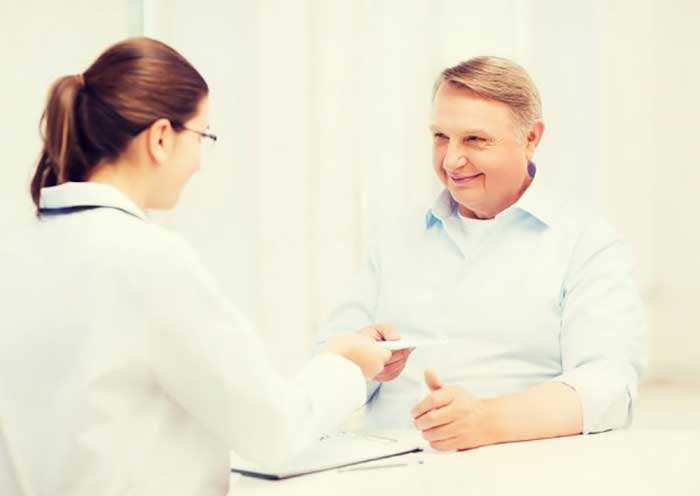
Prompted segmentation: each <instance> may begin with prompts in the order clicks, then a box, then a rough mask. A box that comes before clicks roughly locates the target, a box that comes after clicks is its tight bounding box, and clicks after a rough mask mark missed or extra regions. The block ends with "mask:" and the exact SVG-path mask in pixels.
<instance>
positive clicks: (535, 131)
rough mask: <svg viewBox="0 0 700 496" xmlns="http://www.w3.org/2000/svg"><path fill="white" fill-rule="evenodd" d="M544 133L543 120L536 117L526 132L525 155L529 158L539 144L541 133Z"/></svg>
mask: <svg viewBox="0 0 700 496" xmlns="http://www.w3.org/2000/svg"><path fill="white" fill-rule="evenodd" d="M543 134H544V121H542V119H537V120H535V122H533V123H532V127H531V128H530V131H529V132H528V133H527V143H526V155H527V159H528V160H530V159H532V157H533V156H534V155H535V148H537V145H539V144H540V140H541V139H542V135H543Z"/></svg>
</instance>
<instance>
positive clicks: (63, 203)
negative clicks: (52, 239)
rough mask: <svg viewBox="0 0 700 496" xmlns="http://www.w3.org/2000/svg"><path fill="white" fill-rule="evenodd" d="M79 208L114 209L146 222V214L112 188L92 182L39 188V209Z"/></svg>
mask: <svg viewBox="0 0 700 496" xmlns="http://www.w3.org/2000/svg"><path fill="white" fill-rule="evenodd" d="M79 207H107V208H115V209H117V210H121V211H123V212H126V213H127V214H130V215H133V216H134V217H138V218H139V219H142V220H146V219H147V218H146V214H145V213H144V212H143V210H141V209H140V208H139V207H138V206H136V204H135V203H134V202H133V201H131V200H130V199H129V198H128V197H127V196H126V195H125V194H124V193H122V192H121V191H119V190H118V189H117V188H115V187H114V186H111V185H109V184H103V183H92V182H67V183H63V184H59V185H58V186H50V187H47V188H41V195H40V200H39V208H40V209H41V210H48V211H51V210H62V209H70V208H79Z"/></svg>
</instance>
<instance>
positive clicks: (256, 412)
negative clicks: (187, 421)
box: [140, 242, 365, 467]
mask: <svg viewBox="0 0 700 496" xmlns="http://www.w3.org/2000/svg"><path fill="white" fill-rule="evenodd" d="M169 251H170V252H169V253H163V254H161V255H160V257H159V259H158V260H157V261H154V263H153V264H150V266H151V267H153V272H152V273H150V274H147V275H146V277H147V282H146V281H140V282H141V283H142V284H143V285H144V286H145V287H147V288H148V291H147V292H146V293H145V294H144V298H143V299H144V305H145V308H144V312H145V313H146V315H148V318H149V331H150V332H149V334H148V336H146V340H147V346H146V348H147V349H148V353H147V357H146V359H147V360H148V362H149V364H150V365H151V367H152V370H153V374H154V376H155V379H156V381H157V382H158V383H159V385H160V386H161V387H162V388H163V389H164V391H165V393H166V394H168V395H170V396H171V397H172V399H173V400H174V401H176V402H177V403H179V404H180V405H181V407H182V408H183V409H184V410H185V411H186V412H188V413H189V414H190V415H192V416H193V417H195V418H196V419H197V420H198V421H199V422H201V424H202V425H204V426H205V427H206V428H208V430H210V431H211V432H212V433H214V435H216V436H217V437H219V438H220V439H222V440H223V442H225V443H226V444H227V445H228V446H229V447H230V449H232V450H234V451H236V452H237V454H239V455H240V456H243V457H244V458H247V459H249V460H251V461H253V462H256V463H258V464H261V465H263V466H269V467H272V466H277V465H280V464H283V463H284V462H285V461H287V460H288V459H289V458H291V457H292V456H294V455H296V454H298V453H299V452H301V451H302V450H303V449H304V448H305V447H306V446H307V445H308V444H309V443H310V442H311V441H312V440H313V439H317V438H318V437H319V436H320V435H321V434H323V433H325V432H327V431H329V430H331V429H334V428H336V427H337V426H338V425H339V424H340V423H342V422H343V421H345V420H346V418H347V417H348V416H349V415H350V414H351V413H352V412H353V411H354V410H356V409H357V408H359V407H361V406H362V404H363V402H364V397H365V383H364V377H363V376H362V373H361V370H360V368H359V367H357V366H356V365H355V364H354V363H352V362H350V361H349V360H347V359H345V358H343V357H340V356H337V355H332V354H320V355H318V356H316V357H314V358H313V359H312V360H311V361H310V362H309V363H308V364H307V365H306V367H305V368H304V369H303V370H302V371H301V373H299V374H298V375H297V376H296V377H293V378H284V377H282V376H280V375H279V374H278V373H277V372H276V371H275V370H274V369H273V367H272V364H271V362H270V360H269V358H268V355H267V350H266V349H265V347H264V345H263V343H262V342H261V340H260V338H259V337H258V336H257V334H256V333H255V332H253V330H252V329H251V327H250V325H249V324H248V322H247V321H246V320H245V319H244V318H243V317H242V316H241V315H240V314H239V312H238V311H237V310H236V309H235V308H234V307H233V306H232V305H231V304H230V303H229V302H228V301H226V299H225V298H224V297H223V295H222V293H221V292H220V290H219V288H218V286H217V285H216V284H215V283H214V281H213V280H212V278H211V277H210V276H209V274H208V273H207V271H206V270H205V269H204V267H203V266H202V265H201V263H200V262H199V260H198V259H197V257H196V256H195V255H194V253H193V252H192V251H191V250H190V249H189V247H188V246H187V245H186V244H185V243H184V242H178V243H176V245H175V246H173V247H172V249H171V250H169Z"/></svg>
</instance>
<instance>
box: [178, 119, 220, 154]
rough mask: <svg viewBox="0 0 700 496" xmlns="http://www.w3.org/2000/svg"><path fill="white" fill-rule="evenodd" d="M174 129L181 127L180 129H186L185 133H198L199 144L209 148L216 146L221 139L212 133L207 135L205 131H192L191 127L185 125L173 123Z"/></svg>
mask: <svg viewBox="0 0 700 496" xmlns="http://www.w3.org/2000/svg"><path fill="white" fill-rule="evenodd" d="M173 125H174V127H179V128H180V129H184V130H185V131H190V132H193V133H196V134H198V135H199V142H200V143H203V144H204V145H206V146H207V147H209V148H211V147H213V146H214V144H215V143H216V142H217V140H218V139H219V137H218V136H217V135H215V134H212V133H205V132H203V131H197V130H196V129H192V128H191V127H187V126H185V125H184V124H180V123H173Z"/></svg>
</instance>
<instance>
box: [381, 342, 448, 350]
mask: <svg viewBox="0 0 700 496" xmlns="http://www.w3.org/2000/svg"><path fill="white" fill-rule="evenodd" d="M446 342H447V341H446V340H444V339H399V340H398V341H377V344H378V345H379V346H381V347H382V348H384V349H385V350H391V351H396V350H405V349H406V348H420V347H423V346H433V345H436V344H444V343H446Z"/></svg>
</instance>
